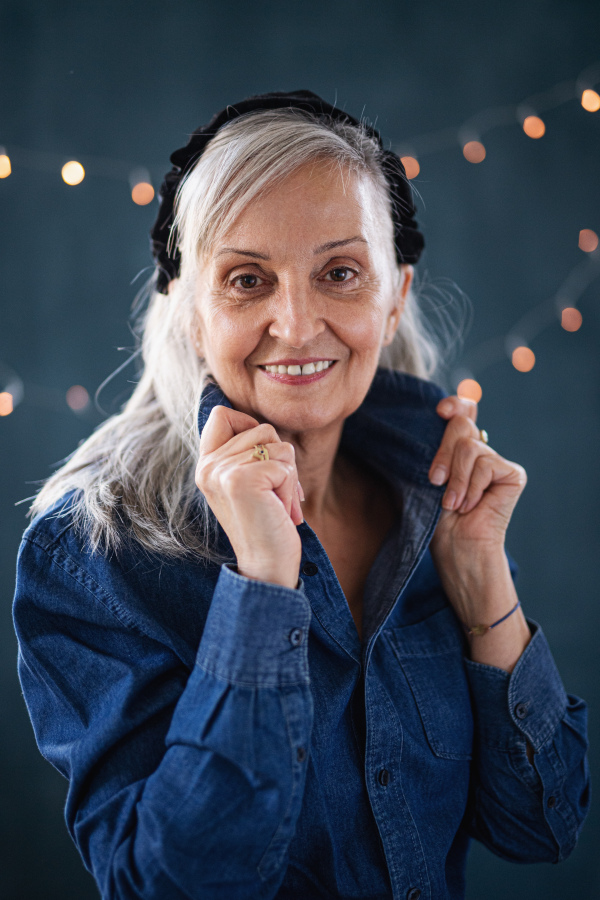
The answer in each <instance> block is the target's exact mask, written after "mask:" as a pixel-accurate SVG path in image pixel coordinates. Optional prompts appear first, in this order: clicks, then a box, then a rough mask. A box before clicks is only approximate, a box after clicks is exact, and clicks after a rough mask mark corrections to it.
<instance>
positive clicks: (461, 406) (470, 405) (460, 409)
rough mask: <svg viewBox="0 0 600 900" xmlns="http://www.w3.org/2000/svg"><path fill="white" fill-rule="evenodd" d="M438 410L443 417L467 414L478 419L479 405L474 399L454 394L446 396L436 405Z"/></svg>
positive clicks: (475, 419) (468, 416)
mask: <svg viewBox="0 0 600 900" xmlns="http://www.w3.org/2000/svg"><path fill="white" fill-rule="evenodd" d="M436 412H437V414H438V415H439V416H441V417H442V419H451V418H452V417H453V416H466V417H467V418H469V419H472V420H473V422H476V421H477V413H478V412H479V407H478V406H477V404H476V403H475V401H474V400H468V399H467V398H466V397H458V396H457V395H456V394H452V396H450V397H444V399H443V400H440V402H439V403H438V405H437V406H436Z"/></svg>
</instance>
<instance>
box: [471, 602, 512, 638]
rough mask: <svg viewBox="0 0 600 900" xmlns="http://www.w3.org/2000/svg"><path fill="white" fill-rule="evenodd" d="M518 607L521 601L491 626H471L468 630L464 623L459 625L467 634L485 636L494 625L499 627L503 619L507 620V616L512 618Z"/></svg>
mask: <svg viewBox="0 0 600 900" xmlns="http://www.w3.org/2000/svg"><path fill="white" fill-rule="evenodd" d="M520 605H521V601H520V600H519V602H518V603H517V606H513V608H512V609H511V611H510V612H507V613H506V615H505V616H502V618H501V619H498V621H497V622H494V624H493V625H473V627H472V628H469V626H468V625H465V623H464V622H461V623H460V624H461V625H462V627H463V628H464V629H465V631H466V632H467V634H485V633H486V631H489V630H490V628H495V627H496V625H499V624H500V622H504V620H505V619H508V617H509V616H512V614H513V613H514V611H515V609H517V607H518V606H520Z"/></svg>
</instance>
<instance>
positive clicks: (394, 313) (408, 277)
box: [383, 263, 415, 347]
mask: <svg viewBox="0 0 600 900" xmlns="http://www.w3.org/2000/svg"><path fill="white" fill-rule="evenodd" d="M400 270H401V272H402V279H401V283H400V288H399V290H398V292H397V294H396V296H395V299H394V305H393V307H392V309H391V310H390V312H389V314H388V320H387V323H386V329H385V336H384V339H383V346H384V347H387V346H388V344H391V343H392V341H393V340H394V336H395V334H396V331H397V330H398V325H399V324H400V319H401V317H402V313H403V312H404V306H405V304H406V298H407V296H408V292H409V290H410V286H411V284H412V281H413V276H414V272H415V270H414V267H413V266H409V265H407V264H406V263H402V265H401V266H400Z"/></svg>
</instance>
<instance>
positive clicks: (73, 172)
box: [60, 159, 85, 185]
mask: <svg viewBox="0 0 600 900" xmlns="http://www.w3.org/2000/svg"><path fill="white" fill-rule="evenodd" d="M60 174H61V175H62V179H63V181H64V182H65V184H72V185H75V184H81V182H82V181H83V179H84V178H85V169H84V168H83V166H82V165H81V163H80V162H77V160H75V159H71V160H69V162H67V163H65V164H64V166H63V167H62V169H61V171H60Z"/></svg>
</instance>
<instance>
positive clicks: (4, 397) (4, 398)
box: [0, 391, 14, 416]
mask: <svg viewBox="0 0 600 900" xmlns="http://www.w3.org/2000/svg"><path fill="white" fill-rule="evenodd" d="M13 408H14V405H13V395H12V394H9V392H8V391H2V393H0V416H9V415H10V414H11V412H12V411H13Z"/></svg>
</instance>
